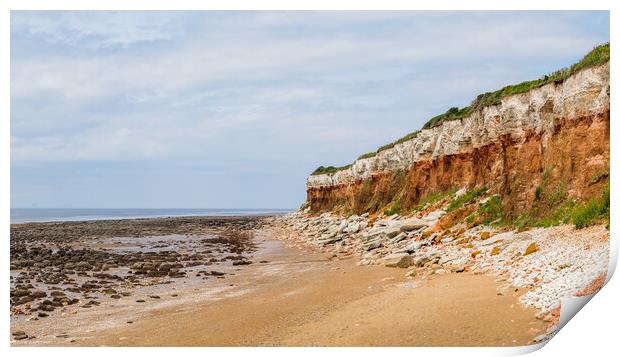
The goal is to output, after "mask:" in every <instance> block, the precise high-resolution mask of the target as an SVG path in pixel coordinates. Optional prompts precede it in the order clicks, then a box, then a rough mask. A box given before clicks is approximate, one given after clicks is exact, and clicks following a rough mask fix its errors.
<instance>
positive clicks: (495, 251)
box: [491, 247, 501, 256]
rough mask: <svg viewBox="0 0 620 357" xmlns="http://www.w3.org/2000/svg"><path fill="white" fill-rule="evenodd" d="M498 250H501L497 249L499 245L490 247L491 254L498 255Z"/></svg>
mask: <svg viewBox="0 0 620 357" xmlns="http://www.w3.org/2000/svg"><path fill="white" fill-rule="evenodd" d="M499 252H501V249H499V247H493V249H491V256H493V255H498V254H499Z"/></svg>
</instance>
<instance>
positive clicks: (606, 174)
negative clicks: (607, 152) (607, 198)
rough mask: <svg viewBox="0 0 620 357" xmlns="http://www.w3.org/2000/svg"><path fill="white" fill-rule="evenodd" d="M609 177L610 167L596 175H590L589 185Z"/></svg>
mask: <svg viewBox="0 0 620 357" xmlns="http://www.w3.org/2000/svg"><path fill="white" fill-rule="evenodd" d="M608 177H609V169H607V170H603V171H599V172H597V173H596V174H594V176H592V177H590V179H589V180H588V185H589V186H592V185H594V184H595V183H598V182H599V181H601V180H603V179H606V178H608Z"/></svg>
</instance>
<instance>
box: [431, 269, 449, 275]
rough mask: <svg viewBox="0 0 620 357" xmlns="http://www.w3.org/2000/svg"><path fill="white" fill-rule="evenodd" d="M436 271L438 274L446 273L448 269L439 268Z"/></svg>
mask: <svg viewBox="0 0 620 357" xmlns="http://www.w3.org/2000/svg"><path fill="white" fill-rule="evenodd" d="M434 273H435V274H437V275H443V274H446V273H447V271H446V270H445V269H442V268H439V269H436V270H435V271H434Z"/></svg>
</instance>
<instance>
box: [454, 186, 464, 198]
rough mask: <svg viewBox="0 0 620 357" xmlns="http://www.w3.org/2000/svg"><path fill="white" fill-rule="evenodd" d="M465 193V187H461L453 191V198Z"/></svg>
mask: <svg viewBox="0 0 620 357" xmlns="http://www.w3.org/2000/svg"><path fill="white" fill-rule="evenodd" d="M466 193H467V189H466V188H461V189H460V190H458V191H456V192H455V193H454V198H459V197H461V196H463V195H464V194H466Z"/></svg>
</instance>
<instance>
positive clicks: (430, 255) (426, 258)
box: [413, 252, 440, 267]
mask: <svg viewBox="0 0 620 357" xmlns="http://www.w3.org/2000/svg"><path fill="white" fill-rule="evenodd" d="M439 258H440V254H439V253H438V252H427V253H426V254H422V255H420V256H418V257H416V258H414V260H413V263H414V264H415V266H417V267H421V266H424V265H426V264H428V263H431V264H432V263H434V262H437V261H439Z"/></svg>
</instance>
